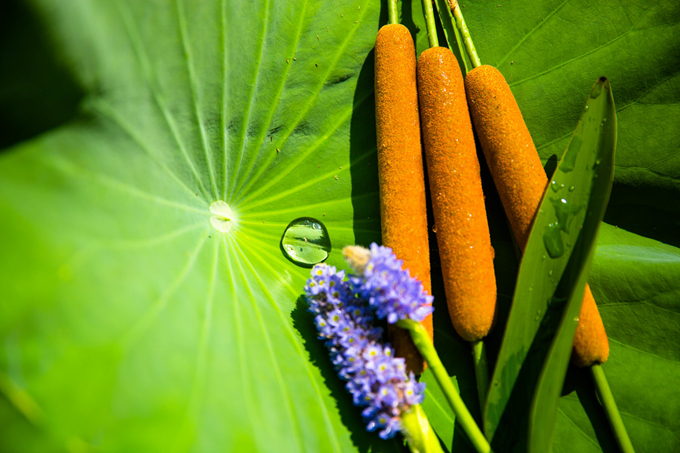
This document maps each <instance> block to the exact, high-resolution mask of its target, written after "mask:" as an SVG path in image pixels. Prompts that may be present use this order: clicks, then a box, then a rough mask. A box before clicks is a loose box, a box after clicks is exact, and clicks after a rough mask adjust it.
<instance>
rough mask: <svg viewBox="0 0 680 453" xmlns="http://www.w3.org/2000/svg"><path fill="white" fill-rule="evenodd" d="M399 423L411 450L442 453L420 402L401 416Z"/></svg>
mask: <svg viewBox="0 0 680 453" xmlns="http://www.w3.org/2000/svg"><path fill="white" fill-rule="evenodd" d="M401 425H402V427H403V429H402V432H403V433H404V435H405V437H406V440H407V441H408V445H409V447H410V448H411V451H413V452H417V453H444V450H442V446H441V444H440V443H439V438H438V437H437V435H436V434H435V433H434V430H433V429H432V426H430V422H429V421H428V420H427V416H426V415H425V412H424V411H423V408H422V407H421V406H420V404H418V405H416V406H413V407H411V410H410V411H409V412H408V413H406V414H403V415H402V416H401Z"/></svg>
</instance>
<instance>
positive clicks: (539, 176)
mask: <svg viewBox="0 0 680 453" xmlns="http://www.w3.org/2000/svg"><path fill="white" fill-rule="evenodd" d="M465 88H466V92H467V98H468V103H469V105H470V113H471V115H472V119H473V121H474V124H475V130H476V131H477V135H478V137H479V141H480V143H481V145H482V150H483V151H484V157H485V158H486V162H487V164H488V165H489V169H490V170H491V175H492V176H493V180H494V183H495V184H496V189H498V193H499V195H500V197H501V201H502V202H503V206H504V207H505V213H506V214H507V216H508V219H509V221H510V225H511V226H512V230H513V232H514V234H515V239H517V243H518V244H519V247H520V249H521V250H522V252H524V249H525V247H526V244H527V240H528V239H529V233H530V232H531V224H532V223H533V220H534V216H535V215H536V211H537V210H538V207H539V206H540V204H541V198H542V197H543V192H544V191H545V188H546V186H547V185H548V178H547V177H546V176H545V171H544V170H543V166H542V165H541V161H540V159H539V157H538V151H536V147H535V146H534V142H533V141H532V140H531V135H529V130H528V129H527V127H526V124H525V123H524V118H523V117H522V113H521V112H520V110H519V107H518V105H517V101H515V97H514V96H513V95H512V91H510V87H509V86H508V84H507V82H506V81H505V78H504V77H503V75H502V74H501V73H500V72H499V71H498V70H497V69H496V68H494V67H493V66H487V65H484V66H480V67H478V68H475V69H473V70H472V71H470V73H469V74H468V75H467V77H466V79H465ZM579 319H580V321H579V324H578V327H577V328H576V337H575V338H574V350H573V352H572V362H573V363H574V364H575V365H578V366H590V365H592V364H594V363H603V362H605V361H606V360H607V357H608V356H609V341H608V340H607V334H606V333H605V331H604V325H603V324H602V319H601V318H600V313H599V312H598V310H597V305H596V304H595V299H593V296H592V293H591V292H590V288H589V287H588V286H587V285H586V290H585V294H584V298H583V306H582V308H581V314H580V315H579Z"/></svg>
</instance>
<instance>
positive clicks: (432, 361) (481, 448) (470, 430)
mask: <svg viewBox="0 0 680 453" xmlns="http://www.w3.org/2000/svg"><path fill="white" fill-rule="evenodd" d="M397 326H399V327H401V328H402V329H407V330H408V331H409V332H410V334H411V338H412V339H413V343H414V344H415V345H416V347H417V348H418V351H420V353H421V354H422V356H423V357H424V358H425V360H426V361H427V364H428V365H429V367H430V369H431V370H432V374H434V377H435V379H436V380H437V383H438V384H439V387H441V389H442V391H443V392H444V395H446V399H447V400H448V402H449V405H450V406H451V409H452V410H453V413H454V414H456V422H457V423H459V424H460V426H461V427H462V428H463V431H465V434H466V435H467V437H468V439H470V442H471V443H472V445H473V446H474V447H475V450H477V451H478V452H479V453H488V452H490V451H491V446H490V445H489V442H487V440H486V438H485V437H484V434H482V431H481V430H480V429H479V426H477V424H476V423H475V420H474V419H473V418H472V415H471V414H470V411H469V410H468V408H467V407H466V406H465V403H464V402H463V399H462V398H461V397H460V394H459V393H458V391H457V390H456V388H455V387H454V386H453V382H451V378H450V377H449V375H448V373H447V372H446V368H444V365H443V364H442V362H441V360H440V359H439V355H438V354H437V351H436V350H435V349H434V345H433V344H432V340H430V335H429V334H428V333H427V330H425V328H424V327H423V326H422V325H420V323H418V322H415V321H412V320H410V319H403V320H401V321H398V322H397Z"/></svg>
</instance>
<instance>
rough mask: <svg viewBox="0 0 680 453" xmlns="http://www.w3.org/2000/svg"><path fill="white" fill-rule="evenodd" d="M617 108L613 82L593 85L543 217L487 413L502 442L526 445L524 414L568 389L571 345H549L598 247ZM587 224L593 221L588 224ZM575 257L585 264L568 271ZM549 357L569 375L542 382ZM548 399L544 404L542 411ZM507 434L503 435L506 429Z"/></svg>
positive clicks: (489, 427) (567, 338)
mask: <svg viewBox="0 0 680 453" xmlns="http://www.w3.org/2000/svg"><path fill="white" fill-rule="evenodd" d="M613 109H614V104H613V98H612V97H611V91H610V86H609V82H608V81H607V80H606V79H604V78H602V79H600V80H598V82H596V83H595V85H594V86H593V89H592V91H591V94H590V97H589V98H588V100H587V103H586V106H585V108H584V111H583V114H582V115H581V120H580V121H579V124H578V126H577V128H576V131H575V133H574V135H573V137H572V140H571V142H570V144H569V147H568V148H567V150H566V151H565V153H564V155H563V157H562V159H561V161H560V162H559V164H558V167H557V170H556V172H555V176H554V177H553V179H552V180H551V181H550V183H549V188H548V189H546V193H545V195H544V197H543V201H542V202H541V206H540V208H539V212H538V214H537V216H536V220H535V222H534V226H533V228H532V234H531V236H530V238H529V242H528V245H527V249H526V252H525V255H524V258H523V260H522V264H521V266H520V271H519V276H518V279H517V285H516V288H515V294H514V298H513V305H512V308H511V312H510V317H509V320H508V324H507V327H506V331H505V335H504V338H503V343H502V346H501V350H500V353H499V355H498V360H497V363H496V369H495V370H494V375H493V379H492V385H491V389H490V391H489V396H488V401H487V406H486V411H485V419H484V427H485V431H486V434H487V436H488V437H489V438H490V439H492V440H493V443H494V444H501V443H502V444H507V443H508V442H510V443H516V442H518V441H519V440H520V439H524V435H523V434H522V433H525V432H526V431H525V430H526V428H527V427H526V426H524V425H523V424H524V423H526V417H525V416H523V415H522V416H519V414H523V413H525V412H526V408H527V400H528V399H530V398H531V397H532V395H533V394H534V390H535V388H536V386H537V385H546V386H547V387H546V389H547V390H545V391H546V392H548V394H550V395H552V394H553V393H554V392H551V390H552V388H551V386H557V389H558V390H557V392H558V393H559V389H560V388H561V382H562V380H563V379H564V372H565V370H566V361H567V358H568V349H567V353H566V356H565V357H563V358H562V359H561V361H560V357H559V355H560V354H564V351H562V349H564V346H563V347H562V349H560V348H559V347H553V348H552V350H551V351H550V352H549V351H548V346H549V345H550V343H549V342H550V341H551V340H552V338H553V336H554V335H555V332H556V331H557V330H558V329H559V327H558V326H559V324H560V320H561V318H562V315H563V313H564V312H565V311H566V312H567V313H570V310H569V309H568V307H567V302H568V299H569V296H570V293H571V292H572V291H575V290H574V285H575V284H576V283H577V282H578V280H579V272H577V270H578V269H580V268H581V267H582V266H581V265H582V263H584V262H585V260H586V259H587V256H588V254H589V252H590V246H591V245H592V244H591V243H590V242H592V241H593V240H594V238H595V235H596V231H590V232H589V231H587V230H586V235H584V236H583V237H581V231H582V230H581V228H582V226H584V225H585V227H586V228H591V229H592V228H595V229H596V228H597V225H598V224H599V221H600V220H601V215H602V211H603V210H604V207H606V201H607V198H608V193H609V189H608V188H609V186H610V185H611V180H612V176H613V149H614V147H615V143H616V122H615V111H614V110H613ZM605 189H606V190H605ZM586 220H588V223H585V224H584V222H586ZM584 238H585V239H584ZM572 257H574V258H575V259H578V260H579V262H577V263H574V265H573V266H572V267H570V268H568V266H567V265H568V262H569V261H570V259H571V258H572ZM567 269H568V273H567V274H566V275H565V271H566V270H567ZM563 277H565V278H564V279H563ZM581 293H582V290H581ZM577 299H578V298H577ZM576 312H577V313H578V308H577V309H576ZM572 319H573V316H572ZM571 324H572V325H571V326H569V328H568V329H567V328H566V327H565V329H564V337H562V335H560V336H559V338H558V344H560V345H564V344H567V345H570V342H571V341H572V338H573V331H574V329H575V326H576V324H575V323H573V321H572V323H571ZM569 330H571V333H569ZM549 359H550V360H556V361H558V362H559V363H562V362H564V364H563V365H562V368H563V369H562V370H561V371H556V372H554V373H553V374H550V376H543V377H542V378H541V380H540V381H539V376H540V375H541V370H542V369H543V367H544V365H545V363H546V360H549ZM557 381H559V385H557ZM543 398H544V396H541V397H540V398H539V404H541V405H542V404H543V402H542V401H543ZM554 400H555V401H553V403H552V405H555V404H556V397H555V398H554ZM501 425H502V426H501ZM499 428H502V429H500V431H499ZM518 434H519V436H520V439H518V438H517V435H518Z"/></svg>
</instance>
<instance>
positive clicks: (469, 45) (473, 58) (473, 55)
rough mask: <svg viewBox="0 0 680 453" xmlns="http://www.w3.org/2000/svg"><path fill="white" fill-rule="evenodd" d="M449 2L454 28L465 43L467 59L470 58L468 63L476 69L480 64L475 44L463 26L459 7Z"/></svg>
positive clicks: (452, 0)
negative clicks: (454, 22)
mask: <svg viewBox="0 0 680 453" xmlns="http://www.w3.org/2000/svg"><path fill="white" fill-rule="evenodd" d="M449 1H450V2H451V11H453V16H454V17H455V18H456V26H457V27H458V30H460V32H461V34H462V35H463V42H464V43H465V50H467V54H468V57H470V62H471V63H472V66H474V67H475V68H478V67H480V66H481V65H482V62H481V61H480V59H479V55H477V50H476V49H475V43H473V42H472V36H471V35H470V30H468V28H467V25H466V24H465V19H463V13H462V11H461V10H460V5H459V4H458V2H457V1H456V0H449Z"/></svg>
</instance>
